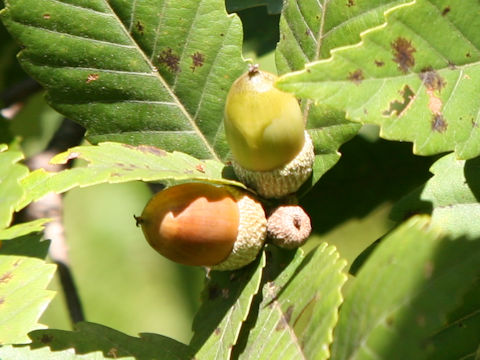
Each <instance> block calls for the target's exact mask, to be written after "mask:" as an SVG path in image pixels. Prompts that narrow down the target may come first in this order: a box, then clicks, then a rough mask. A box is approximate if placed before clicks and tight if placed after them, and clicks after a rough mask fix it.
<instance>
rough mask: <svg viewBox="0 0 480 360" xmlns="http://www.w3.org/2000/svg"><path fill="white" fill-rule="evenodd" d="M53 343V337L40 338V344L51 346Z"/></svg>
mask: <svg viewBox="0 0 480 360" xmlns="http://www.w3.org/2000/svg"><path fill="white" fill-rule="evenodd" d="M52 341H53V336H52V335H47V334H43V335H42V337H41V338H40V342H41V343H42V344H49V343H51V342H52Z"/></svg>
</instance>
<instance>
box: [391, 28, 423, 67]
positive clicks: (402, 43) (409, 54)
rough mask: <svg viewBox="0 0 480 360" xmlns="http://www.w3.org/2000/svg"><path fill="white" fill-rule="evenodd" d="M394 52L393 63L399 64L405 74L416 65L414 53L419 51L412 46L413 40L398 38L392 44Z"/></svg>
mask: <svg viewBox="0 0 480 360" xmlns="http://www.w3.org/2000/svg"><path fill="white" fill-rule="evenodd" d="M391 47H392V51H393V61H394V62H396V63H397V64H398V68H399V69H400V70H401V71H402V72H403V73H405V74H406V73H407V71H408V70H409V69H410V68H411V67H413V66H414V65H415V57H414V53H415V52H416V51H417V49H415V48H414V47H413V45H412V42H411V40H407V39H405V38H403V37H398V38H396V39H395V40H394V41H393V42H392V43H391Z"/></svg>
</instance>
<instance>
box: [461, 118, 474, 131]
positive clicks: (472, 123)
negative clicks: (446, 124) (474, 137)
mask: <svg viewBox="0 0 480 360" xmlns="http://www.w3.org/2000/svg"><path fill="white" fill-rule="evenodd" d="M461 119H462V118H460V120H461ZM471 122H472V128H474V129H478V121H476V120H475V119H473V118H472V120H471Z"/></svg>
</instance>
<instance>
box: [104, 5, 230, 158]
mask: <svg viewBox="0 0 480 360" xmlns="http://www.w3.org/2000/svg"><path fill="white" fill-rule="evenodd" d="M104 3H105V4H106V6H107V7H108V9H110V11H111V13H112V16H114V17H115V19H116V20H117V21H118V23H119V24H120V26H121V28H122V30H123V31H124V32H125V34H126V35H127V37H128V39H129V40H130V42H131V43H132V44H133V45H134V48H136V49H137V51H138V52H139V53H140V54H141V56H142V58H143V59H144V61H145V62H146V63H147V64H148V66H149V67H150V69H151V71H152V74H154V76H156V77H157V79H158V80H159V81H160V82H161V84H162V85H163V86H164V88H165V89H166V90H167V92H168V94H169V95H170V96H171V97H172V99H173V100H174V102H175V103H176V105H177V106H178V108H179V109H180V111H181V112H182V113H183V114H184V116H185V117H186V118H187V120H188V121H189V123H190V125H191V126H192V128H193V129H194V131H195V132H196V134H197V136H199V137H200V139H201V140H202V142H203V144H204V145H205V147H206V148H207V150H208V152H209V153H210V154H211V155H212V157H213V158H214V159H215V160H217V161H221V160H220V158H219V157H218V156H217V154H216V153H215V151H214V149H213V148H212V147H211V146H210V143H209V142H208V141H207V139H206V138H205V136H204V135H203V133H202V132H201V131H200V129H199V127H198V126H197V124H196V123H195V121H194V119H193V118H192V116H191V115H190V113H189V112H188V111H187V109H186V108H185V106H184V105H183V104H182V102H181V101H180V99H179V98H178V97H177V95H176V94H175V93H174V92H173V90H172V88H171V87H170V85H169V84H168V83H167V82H166V81H165V79H163V77H162V76H160V73H159V72H158V71H154V69H155V66H154V65H153V64H152V63H151V61H150V59H149V58H148V57H147V55H146V54H145V52H144V51H143V50H142V48H140V47H139V46H138V44H137V42H136V41H135V39H134V38H133V37H132V36H131V34H130V32H129V31H128V29H127V28H126V27H125V24H124V23H123V22H122V21H121V19H120V18H119V17H118V15H117V14H116V13H115V11H114V10H113V8H112V7H111V5H110V3H109V2H108V1H107V0H104Z"/></svg>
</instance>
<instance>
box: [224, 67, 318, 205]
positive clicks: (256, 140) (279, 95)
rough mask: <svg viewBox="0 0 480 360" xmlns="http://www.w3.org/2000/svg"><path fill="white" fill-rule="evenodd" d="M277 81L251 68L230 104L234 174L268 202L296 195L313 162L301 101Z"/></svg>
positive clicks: (227, 115) (227, 117) (227, 128)
mask: <svg viewBox="0 0 480 360" xmlns="http://www.w3.org/2000/svg"><path fill="white" fill-rule="evenodd" d="M276 78H277V77H276V76H275V75H273V74H270V73H268V72H264V71H260V70H258V68H257V67H256V66H252V67H251V69H250V70H249V71H248V72H247V73H245V74H243V75H242V76H240V77H239V78H238V79H237V80H236V81H235V82H234V83H233V85H232V87H231V88H230V91H229V93H228V96H227V100H226V104H225V118H224V123H225V132H226V137H227V141H228V144H229V146H230V150H231V152H232V155H233V158H234V161H233V168H234V171H235V174H236V175H237V177H238V178H239V179H240V181H242V182H243V183H245V184H247V185H248V186H250V187H252V188H253V189H255V190H256V191H257V192H258V194H259V195H261V196H263V197H266V198H281V197H284V196H286V195H288V194H290V193H293V192H295V191H297V190H298V188H299V187H300V186H301V185H302V184H303V183H304V182H305V180H306V179H307V178H308V177H309V176H310V174H311V172H312V165H313V160H314V152H313V144H312V141H311V139H310V136H309V135H308V133H307V132H306V131H305V125H304V121H303V115H302V111H301V109H300V106H299V104H298V101H297V99H296V98H295V97H294V96H293V95H292V94H289V93H285V92H283V91H280V90H278V89H277V88H276V87H275V86H274V83H275V80H276Z"/></svg>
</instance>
